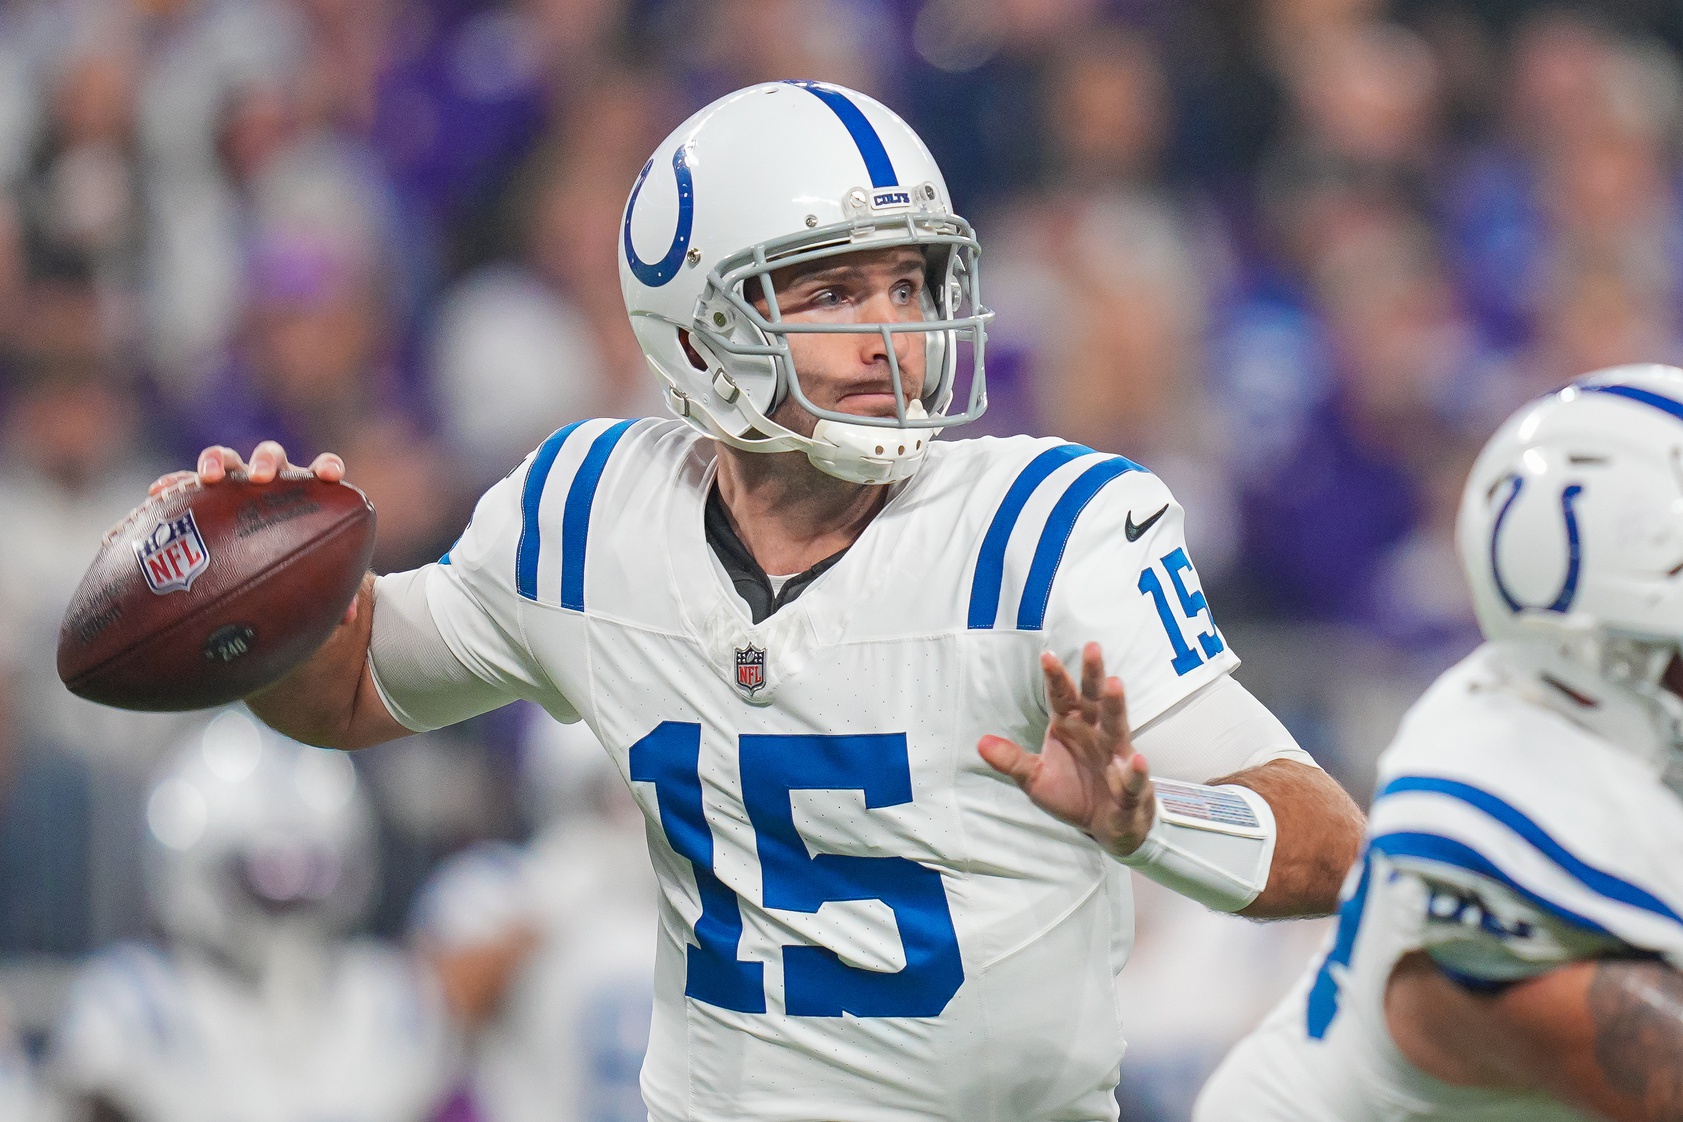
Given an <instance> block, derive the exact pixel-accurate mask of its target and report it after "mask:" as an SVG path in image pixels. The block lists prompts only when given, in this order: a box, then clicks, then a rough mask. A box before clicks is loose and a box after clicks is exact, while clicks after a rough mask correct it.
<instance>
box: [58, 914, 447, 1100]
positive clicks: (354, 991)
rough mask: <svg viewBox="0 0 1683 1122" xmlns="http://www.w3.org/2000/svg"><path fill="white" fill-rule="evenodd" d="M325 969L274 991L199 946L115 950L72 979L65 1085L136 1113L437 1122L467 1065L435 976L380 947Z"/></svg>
mask: <svg viewBox="0 0 1683 1122" xmlns="http://www.w3.org/2000/svg"><path fill="white" fill-rule="evenodd" d="M316 965H317V966H318V967H319V969H320V970H322V971H323V973H321V974H319V975H315V976H311V977H309V978H308V980H307V981H304V979H303V978H302V977H288V978H281V977H278V976H270V977H269V978H268V979H267V980H268V981H269V982H270V983H272V984H270V985H269V986H267V987H263V986H260V985H259V984H258V983H257V982H255V981H253V980H252V979H250V978H247V977H245V976H243V975H239V974H236V973H235V972H233V971H232V970H230V969H227V968H224V967H222V966H219V965H215V964H213V963H211V962H209V961H207V960H205V959H203V958H201V957H199V956H197V955H194V954H169V953H165V952H162V951H159V950H156V949H154V948H151V947H147V946H141V945H137V944H129V945H120V946H118V947H115V948H113V949H111V950H109V951H106V952H105V953H103V954H101V955H100V956H99V957H98V958H95V959H94V960H93V961H92V962H90V963H89V964H88V965H87V966H86V967H84V968H83V970H82V972H81V973H80V974H79V975H78V976H77V978H76V980H75V982H74V983H73V985H72V986H71V992H70V997H69V1001H68V1004H67V1006H66V1008H65V1011H64V1013H63V1015H62V1020H61V1023H60V1025H59V1028H58V1030H57V1031H56V1032H55V1034H54V1036H53V1041H52V1049H51V1053H50V1057H49V1071H50V1074H51V1076H52V1080H53V1082H54V1084H55V1085H56V1087H57V1089H59V1090H60V1091H62V1092H63V1093H64V1094H65V1095H66V1096H67V1097H72V1098H76V1097H93V1096H100V1097H103V1098H105V1099H107V1100H109V1101H110V1102H111V1103H112V1104H113V1105H114V1106H116V1107H118V1108H119V1109H120V1110H122V1111H123V1113H124V1114H125V1115H126V1116H127V1117H129V1118H131V1119H133V1120H134V1122H321V1120H322V1119H329V1118H330V1119H334V1120H336V1122H424V1120H426V1119H430V1118H431V1117H432V1115H433V1112H434V1111H435V1110H436V1109H437V1108H438V1107H439V1105H440V1100H441V1099H442V1097H443V1095H444V1093H445V1092H446V1091H447V1090H448V1087H449V1084H450V1081H451V1076H452V1074H453V1073H454V1071H455V1068H456V1062H457V1061H456V1052H455V1048H454V1044H453V1042H452V1037H451V1035H450V1033H449V1030H448V1023H447V1021H446V1019H445V1016H444V1011H443V1003H442V1000H441V999H440V998H439V997H438V995H437V993H436V991H435V989H434V988H433V987H432V985H431V982H430V978H429V977H428V976H427V975H426V974H425V973H424V972H422V971H419V970H417V969H416V968H415V967H414V965H413V964H412V963H411V962H410V961H409V960H408V958H407V957H406V956H404V955H402V954H400V953H398V952H396V951H393V950H391V949H388V948H386V947H382V946H379V945H377V944H372V943H363V942H353V943H348V944H343V945H341V946H339V947H336V948H333V949H331V950H330V951H325V952H324V954H323V956H322V961H321V962H320V963H319V964H316ZM300 982H302V983H303V984H299V983H300Z"/></svg>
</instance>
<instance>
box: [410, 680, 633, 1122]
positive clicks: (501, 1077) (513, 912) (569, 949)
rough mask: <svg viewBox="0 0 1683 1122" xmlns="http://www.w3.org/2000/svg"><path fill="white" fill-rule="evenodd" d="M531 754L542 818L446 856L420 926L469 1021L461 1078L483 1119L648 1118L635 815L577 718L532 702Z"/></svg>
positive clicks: (609, 1121)
mask: <svg viewBox="0 0 1683 1122" xmlns="http://www.w3.org/2000/svg"><path fill="white" fill-rule="evenodd" d="M526 759H527V766H526V767H525V768H524V770H525V772H526V776H525V778H526V780H527V790H528V791H533V790H536V791H537V792H539V795H538V797H537V798H536V799H534V800H532V801H533V802H536V803H539V804H541V805H539V806H537V807H534V808H533V809H534V810H535V811H536V812H537V814H538V816H539V817H540V818H541V819H543V820H545V825H544V826H543V828H542V829H541V830H540V832H539V833H538V835H537V837H536V838H534V839H533V841H532V842H531V843H530V844H529V845H527V846H524V847H515V846H511V845H506V844H487V845H482V846H478V847H476V848H474V849H471V850H468V851H466V852H464V853H462V854H460V855H458V856H457V857H455V858H453V859H452V860H450V861H449V862H447V863H446V864H445V865H444V866H443V867H442V868H441V869H440V870H439V872H438V873H437V874H436V875H435V877H434V878H433V881H432V882H431V883H430V884H429V885H428V886H427V887H426V888H425V889H424V890H423V893H422V896H421V899H420V901H419V903H418V905H417V913H416V923H415V927H416V937H417V940H418V941H419V942H420V943H421V945H422V946H423V947H425V948H426V949H427V951H428V957H430V958H431V959H432V961H433V962H434V963H435V965H436V966H437V968H438V970H439V972H440V974H441V976H443V977H444V978H445V979H446V983H445V989H446V992H448V993H450V994H451V995H452V997H453V998H455V1000H453V1002H452V1004H453V1006H454V1011H455V1012H456V1013H457V1015H458V1017H459V1018H460V1019H461V1020H462V1021H464V1022H466V1026H465V1027H468V1028H471V1029H477V1034H476V1038H475V1040H474V1047H473V1050H472V1057H473V1058H472V1063H471V1067H470V1073H469V1079H468V1086H467V1088H466V1090H467V1095H468V1098H469V1100H470V1101H471V1103H472V1104H473V1107H474V1110H475V1111H476V1113H477V1114H478V1115H479V1116H481V1117H483V1118H484V1119H485V1120H486V1122H643V1120H644V1118H645V1117H646V1114H647V1112H646V1111H645V1109H644V1107H643V1098H642V1095H641V1093H640V1092H639V1090H638V1083H637V1080H638V1073H639V1072H640V1071H641V1070H642V1066H643V1053H644V1051H645V1050H646V1048H647V1046H648V1038H649V1016H650V1012H651V1010H652V1009H653V1006H654V966H655V932H656V930H657V928H658V926H659V922H660V916H659V911H658V908H657V903H656V901H657V899H658V890H657V888H656V885H655V879H654V872H653V870H652V869H650V867H649V858H648V845H647V838H646V835H645V831H644V825H643V816H642V813H641V812H640V811H639V810H638V809H637V805H636V803H634V802H633V801H632V800H631V797H630V795H629V793H628V792H627V791H626V790H625V785H624V784H623V783H622V782H621V781H620V778H619V776H618V775H617V774H616V773H615V772H614V769H613V764H612V762H611V761H610V760H609V759H608V756H607V753H606V752H604V751H603V750H602V746H601V744H600V743H598V742H597V740H596V738H595V737H594V736H592V735H591V734H590V730H589V729H587V728H586V727H585V726H584V725H582V724H575V725H562V724H560V723H558V722H557V721H555V720H554V719H553V718H551V717H549V716H548V715H547V714H543V713H541V712H539V713H536V715H535V718H534V720H533V722H532V724H531V726H530V729H529V733H528V736H527V739H526ZM453 973H454V974H455V975H456V976H459V977H461V978H462V979H463V981H462V982H461V983H459V984H455V985H453V984H451V977H452V974H453ZM464 985H465V986H469V987H472V988H473V992H472V993H471V994H469V995H468V996H467V997H466V998H465V999H464V998H463V997H461V996H458V995H460V994H461V993H462V986H464ZM470 1006H471V1007H470Z"/></svg>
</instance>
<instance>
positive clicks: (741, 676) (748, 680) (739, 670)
mask: <svg viewBox="0 0 1683 1122" xmlns="http://www.w3.org/2000/svg"><path fill="white" fill-rule="evenodd" d="M736 684H737V685H738V686H741V687H742V692H743V693H746V694H747V695H748V696H749V697H753V696H754V692H755V691H756V690H758V689H760V688H761V687H762V686H764V685H765V684H766V653H765V651H763V650H761V649H760V648H759V647H756V646H754V645H753V644H752V643H750V644H748V646H746V647H738V648H736Z"/></svg>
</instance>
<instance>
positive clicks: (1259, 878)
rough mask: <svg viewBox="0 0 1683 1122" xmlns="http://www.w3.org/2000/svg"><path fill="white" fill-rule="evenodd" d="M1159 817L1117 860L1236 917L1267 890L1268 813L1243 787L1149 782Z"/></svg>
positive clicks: (1270, 854)
mask: <svg viewBox="0 0 1683 1122" xmlns="http://www.w3.org/2000/svg"><path fill="white" fill-rule="evenodd" d="M1152 786H1153V787H1155V788H1156V790H1157V819H1156V821H1155V822H1153V823H1152V825H1151V832H1150V833H1148V834H1146V836H1145V840H1144V841H1143V842H1141V843H1140V846H1139V848H1138V849H1136V850H1134V852H1132V853H1130V854H1128V856H1126V857H1119V858H1117V860H1118V861H1120V862H1122V864H1124V865H1127V866H1128V867H1129V868H1131V869H1137V870H1139V872H1140V873H1142V874H1143V875H1145V876H1147V877H1150V878H1151V879H1152V880H1154V881H1156V882H1157V883H1158V884H1160V885H1162V886H1163V887H1165V888H1169V889H1173V890H1174V891H1176V892H1178V893H1180V894H1181V895H1182V896H1189V897H1191V898H1192V899H1194V900H1196V901H1198V902H1199V903H1200V904H1203V905H1204V906H1205V907H1208V908H1214V909H1215V910H1216V911H1218V912H1236V911H1238V910H1239V909H1241V908H1243V907H1244V906H1245V905H1247V904H1249V903H1250V902H1251V901H1252V900H1255V899H1256V898H1257V896H1259V895H1260V894H1261V893H1262V890H1263V889H1264V888H1265V887H1267V885H1268V870H1269V867H1270V866H1271V865H1272V864H1273V861H1274V839H1275V837H1276V834H1277V830H1276V826H1275V822H1274V811H1273V808H1272V807H1270V806H1269V805H1268V800H1267V799H1264V798H1263V797H1262V796H1261V795H1259V794H1257V793H1256V792H1255V791H1252V790H1251V789H1250V788H1248V787H1240V786H1238V785H1236V784H1223V785H1222V786H1220V787H1206V786H1204V785H1203V784H1200V783H1176V782H1174V781H1173V780H1169V779H1154V780H1152Z"/></svg>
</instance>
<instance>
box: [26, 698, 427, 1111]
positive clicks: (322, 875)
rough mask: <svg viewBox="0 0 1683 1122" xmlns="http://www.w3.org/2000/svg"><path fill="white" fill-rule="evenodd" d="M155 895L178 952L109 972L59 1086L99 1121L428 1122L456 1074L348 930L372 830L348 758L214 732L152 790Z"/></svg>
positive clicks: (52, 1068)
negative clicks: (326, 1121) (322, 1121)
mask: <svg viewBox="0 0 1683 1122" xmlns="http://www.w3.org/2000/svg"><path fill="white" fill-rule="evenodd" d="M146 817H147V834H146V843H145V850H144V852H143V855H142V856H143V861H144V864H143V869H144V871H145V874H146V889H147V896H148V898H149V900H150V902H151V905H152V910H153V912H154V913H155V915H156V918H157V919H158V921H159V923H160V926H161V927H162V928H163V930H164V932H165V934H166V936H167V941H166V943H165V945H164V946H162V947H152V946H144V945H140V944H125V945H121V946H118V947H116V948H114V949H112V950H109V951H106V952H104V953H103V954H101V955H100V956H99V957H97V958H95V959H94V960H93V961H92V962H90V963H89V964H88V965H87V966H85V967H84V968H83V969H82V971H81V973H80V974H79V975H78V976H77V978H76V980H75V981H74V982H73V984H72V986H71V993H70V998H69V1002H68V1005H67V1006H66V1008H65V1010H64V1012H63V1014H62V1020H61V1023H60V1025H59V1027H58V1029H57V1030H56V1031H55V1033H54V1035H53V1040H52V1043H51V1049H50V1054H49V1061H48V1071H49V1073H50V1076H51V1081H52V1082H53V1083H54V1084H55V1085H56V1088H57V1089H58V1090H59V1091H60V1092H62V1093H63V1095H64V1097H65V1098H66V1100H67V1101H69V1102H70V1103H71V1105H72V1106H73V1108H74V1111H73V1115H72V1117H75V1118H82V1119H88V1120H91V1122H314V1120H317V1119H323V1118H333V1119H342V1120H344V1122H424V1120H426V1119H429V1118H431V1117H433V1115H434V1112H435V1111H436V1109H437V1107H438V1106H439V1104H440V1101H441V1100H442V1098H443V1095H444V1093H445V1091H446V1090H447V1089H448V1085H449V1080H450V1073H451V1071H452V1069H453V1065H454V1064H455V1063H456V1059H455V1056H456V1049H455V1045H454V1043H453V1037H452V1035H451V1033H450V1031H449V1025H448V1021H447V1019H446V1017H445V1015H444V1009H443V1003H442V1001H441V1000H440V998H439V995H438V993H437V991H436V988H435V987H434V986H433V985H432V984H431V982H430V978H429V976H428V975H427V974H426V972H425V971H424V970H421V969H420V968H419V967H418V965H417V964H414V963H412V962H411V961H410V960H409V959H408V958H407V956H405V955H404V954H402V953H401V952H399V951H396V950H394V949H392V948H389V947H385V946H382V945H380V944H377V943H373V942H367V941H352V940H346V939H345V938H344V937H343V934H342V933H343V931H344V930H345V929H346V928H347V927H348V926H350V925H351V924H353V923H355V922H356V921H357V920H358V919H359V918H360V917H361V915H362V913H363V911H364V910H365V908H366V907H367V905H368V904H369V903H370V902H371V893H372V890H373V888H374V872H375V860H374V822H373V815H372V813H371V811H370V810H369V807H368V804H367V801H366V799H365V798H364V796H363V795H362V793H361V791H360V789H359V787H358V783H357V777H356V770H355V768H353V767H352V766H351V763H350V760H349V758H348V757H346V756H344V755H342V754H340V753H336V752H326V751H322V750H321V749H319V748H310V747H306V746H304V745H302V744H297V743H293V742H291V741H288V740H285V739H283V738H281V737H279V736H277V735H275V734H274V733H272V732H269V731H267V730H265V729H263V728H262V726H261V725H259V724H258V723H257V722H256V721H254V720H252V719H251V718H250V717H249V716H247V715H245V714H244V713H240V712H234V711H229V712H225V713H223V714H220V715H219V716H217V717H216V718H215V719H214V720H212V721H211V722H210V724H209V725H208V726H207V727H206V728H205V729H204V731H203V733H202V735H199V736H195V737H193V738H192V739H191V740H190V741H189V742H188V743H187V744H186V745H185V746H184V747H183V749H182V751H181V752H180V753H179V754H178V756H177V758H176V760H175V761H174V762H173V764H172V765H171V766H170V767H169V768H168V769H167V770H166V772H165V774H164V775H163V776H162V778H161V779H160V781H159V782H158V784H157V786H156V787H154V788H153V791H152V794H151V796H150V798H149V800H148V803H147V816H146Z"/></svg>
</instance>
